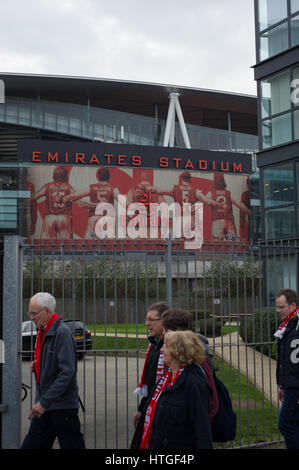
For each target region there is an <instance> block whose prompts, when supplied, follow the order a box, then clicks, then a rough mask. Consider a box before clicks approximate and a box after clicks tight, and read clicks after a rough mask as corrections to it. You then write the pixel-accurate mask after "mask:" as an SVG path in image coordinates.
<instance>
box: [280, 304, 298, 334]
mask: <svg viewBox="0 0 299 470" xmlns="http://www.w3.org/2000/svg"><path fill="white" fill-rule="evenodd" d="M296 315H298V318H299V307H296V308H295V310H293V311H292V312H290V313H289V314H288V316H287V318H285V319H284V320H283V321H282V322H281V324H280V325H279V328H278V330H277V331H276V332H275V333H274V336H276V338H279V339H281V338H282V337H283V335H284V332H285V330H286V328H287V326H288V323H289V321H290V320H292V318H294V317H295V316H296Z"/></svg>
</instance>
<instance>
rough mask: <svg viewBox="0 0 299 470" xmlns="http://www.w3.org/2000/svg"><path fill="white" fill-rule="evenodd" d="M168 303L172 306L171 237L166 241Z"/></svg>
mask: <svg viewBox="0 0 299 470" xmlns="http://www.w3.org/2000/svg"><path fill="white" fill-rule="evenodd" d="M166 302H167V303H168V305H170V306H172V253H171V238H170V237H168V238H167V241H166Z"/></svg>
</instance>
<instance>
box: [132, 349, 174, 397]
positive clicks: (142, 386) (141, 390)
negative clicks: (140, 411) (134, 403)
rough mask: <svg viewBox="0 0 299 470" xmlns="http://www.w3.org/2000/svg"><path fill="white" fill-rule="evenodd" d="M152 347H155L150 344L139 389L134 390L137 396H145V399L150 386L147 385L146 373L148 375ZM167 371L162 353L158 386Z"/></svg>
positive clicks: (159, 362) (158, 366)
mask: <svg viewBox="0 0 299 470" xmlns="http://www.w3.org/2000/svg"><path fill="white" fill-rule="evenodd" d="M152 347H153V345H152V344H150V345H149V347H148V349H147V352H146V356H145V360H144V365H143V370H142V374H141V379H140V381H139V384H138V387H137V388H136V390H134V393H135V395H143V396H144V397H147V395H148V386H147V384H146V383H145V373H146V368H147V360H148V356H149V353H150V352H151V350H152ZM166 369H167V366H166V365H165V364H164V362H163V353H162V352H160V355H159V359H158V365H157V374H156V384H157V383H158V382H159V381H160V379H161V378H162V376H163V374H164V372H165V371H166Z"/></svg>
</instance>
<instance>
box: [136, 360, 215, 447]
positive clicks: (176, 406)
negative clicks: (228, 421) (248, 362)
mask: <svg viewBox="0 0 299 470" xmlns="http://www.w3.org/2000/svg"><path fill="white" fill-rule="evenodd" d="M209 399H210V389H209V386H208V384H207V381H206V379H205V377H204V374H203V372H202V370H201V368H200V367H199V366H188V367H186V369H185V370H184V371H183V372H182V373H181V375H180V376H179V378H178V379H177V381H176V382H175V384H174V385H173V386H172V387H171V388H169V389H166V390H165V391H164V392H163V393H162V394H161V396H160V398H159V401H158V403H157V406H156V410H155V415H154V419H153V428H152V436H151V442H150V448H151V449H211V448H212V431H211V424H210V419H209ZM148 402H149V401H148ZM145 413H146V409H145V411H144V412H143V413H142V416H141V418H140V421H139V423H138V426H137V429H136V431H135V434H134V437H133V441H132V444H131V448H135V449H136V448H139V447H140V442H141V438H142V432H143V423H144V417H145Z"/></svg>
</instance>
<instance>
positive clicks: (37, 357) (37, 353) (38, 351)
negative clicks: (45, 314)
mask: <svg viewBox="0 0 299 470" xmlns="http://www.w3.org/2000/svg"><path fill="white" fill-rule="evenodd" d="M57 318H59V315H57V313H53V315H52V317H51V318H50V320H49V321H48V323H47V325H46V328H45V329H44V330H43V332H42V329H41V328H39V329H38V332H37V336H36V342H35V348H34V372H35V378H36V383H37V384H38V383H39V372H40V361H41V355H42V346H43V342H44V339H45V336H46V334H47V333H48V331H49V330H50V328H51V326H52V325H53V323H54V322H55V321H56V320H57Z"/></svg>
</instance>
